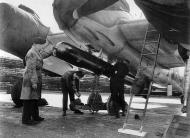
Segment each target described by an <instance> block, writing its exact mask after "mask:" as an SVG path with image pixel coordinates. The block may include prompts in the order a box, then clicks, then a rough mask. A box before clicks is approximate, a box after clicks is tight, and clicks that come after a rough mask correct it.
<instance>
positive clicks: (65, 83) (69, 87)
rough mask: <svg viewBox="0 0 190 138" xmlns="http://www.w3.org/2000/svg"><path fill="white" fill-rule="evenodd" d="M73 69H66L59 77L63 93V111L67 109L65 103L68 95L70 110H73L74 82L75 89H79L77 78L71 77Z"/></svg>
mask: <svg viewBox="0 0 190 138" xmlns="http://www.w3.org/2000/svg"><path fill="white" fill-rule="evenodd" d="M74 73H75V71H68V72H66V73H65V74H64V75H63V76H62V78H61V87H62V93H63V111H66V110H67V103H68V95H69V98H70V103H71V105H72V106H70V108H71V110H73V111H74V110H75V107H74V101H75V96H74V94H75V92H76V91H75V89H74V84H75V86H76V90H77V91H79V79H75V80H74V78H73V75H74Z"/></svg>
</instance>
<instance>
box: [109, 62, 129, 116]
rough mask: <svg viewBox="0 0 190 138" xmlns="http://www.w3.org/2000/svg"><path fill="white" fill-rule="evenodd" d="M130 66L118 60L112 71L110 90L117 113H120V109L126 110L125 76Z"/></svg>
mask: <svg viewBox="0 0 190 138" xmlns="http://www.w3.org/2000/svg"><path fill="white" fill-rule="evenodd" d="M128 72H129V71H128V67H127V65H126V64H124V63H122V62H117V63H116V64H115V65H114V67H113V71H112V75H111V77H110V91H111V99H112V101H113V108H114V109H115V113H116V115H118V114H119V110H120V109H122V111H123V112H124V111H125V104H126V103H125V97H124V78H125V75H127V74H128Z"/></svg>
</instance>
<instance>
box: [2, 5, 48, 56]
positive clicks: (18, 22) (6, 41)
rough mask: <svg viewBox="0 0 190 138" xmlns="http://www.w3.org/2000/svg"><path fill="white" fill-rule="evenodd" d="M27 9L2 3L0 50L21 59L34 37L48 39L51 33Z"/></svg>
mask: <svg viewBox="0 0 190 138" xmlns="http://www.w3.org/2000/svg"><path fill="white" fill-rule="evenodd" d="M21 7H25V6H21ZM26 9H29V8H26V7H25V8H22V9H20V8H17V7H14V6H12V5H10V4H7V3H0V48H1V49H2V50H5V51H7V52H8V53H11V54H13V55H16V56H18V57H20V58H24V56H25V55H26V53H27V51H28V50H29V49H30V47H31V46H32V43H33V38H34V37H42V38H46V37H47V34H48V32H49V28H48V27H46V26H44V25H43V24H42V23H41V22H40V20H39V18H38V16H37V15H36V14H32V13H31V12H29V11H32V10H31V9H30V10H26Z"/></svg>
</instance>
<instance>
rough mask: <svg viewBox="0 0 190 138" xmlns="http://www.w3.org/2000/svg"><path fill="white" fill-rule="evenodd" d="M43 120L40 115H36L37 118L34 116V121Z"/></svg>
mask: <svg viewBox="0 0 190 138" xmlns="http://www.w3.org/2000/svg"><path fill="white" fill-rule="evenodd" d="M43 120H44V118H43V117H40V116H39V117H37V118H34V121H39V122H40V121H43Z"/></svg>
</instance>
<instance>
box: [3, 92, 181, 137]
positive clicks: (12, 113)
mask: <svg viewBox="0 0 190 138" xmlns="http://www.w3.org/2000/svg"><path fill="white" fill-rule="evenodd" d="M88 95H89V94H87V93H82V96H81V100H82V102H83V103H86V102H87V99H88ZM101 95H102V99H103V102H106V101H107V99H108V96H109V94H101ZM42 97H43V98H46V100H47V101H48V103H49V105H48V106H45V107H40V115H41V116H42V117H44V118H45V120H44V121H43V122H41V123H39V124H37V125H35V126H27V125H23V124H22V123H21V115H22V108H14V103H13V102H12V101H11V96H10V94H6V93H5V92H0V138H137V137H136V136H132V135H127V134H123V133H118V129H119V128H121V127H122V126H123V123H124V119H125V117H122V116H121V118H119V119H116V118H115V117H114V116H109V115H108V114H107V111H106V110H100V111H98V113H95V114H92V113H91V112H89V111H88V110H83V111H84V115H75V114H73V112H72V111H70V110H68V111H67V116H66V117H62V109H61V106H62V94H61V93H53V92H49V91H43V94H42ZM125 99H126V101H127V102H129V96H128V95H126V96H125ZM144 103H145V99H143V98H141V97H135V98H134V104H132V107H133V108H143V106H144ZM181 107H182V106H181V104H180V100H179V99H178V98H174V97H151V98H150V99H149V104H148V111H147V115H146V118H145V121H144V122H145V123H144V128H143V131H146V132H148V137H149V138H161V137H162V136H163V134H164V132H165V130H166V129H167V128H168V126H169V124H170V121H171V119H172V116H173V115H184V114H181V112H180V110H181ZM135 114H138V115H139V116H140V118H141V117H142V113H140V111H136V110H131V114H130V117H129V123H131V124H140V122H141V121H140V120H135V119H134V115H135ZM128 128H129V129H133V130H134V129H136V127H135V126H130V127H128Z"/></svg>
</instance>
